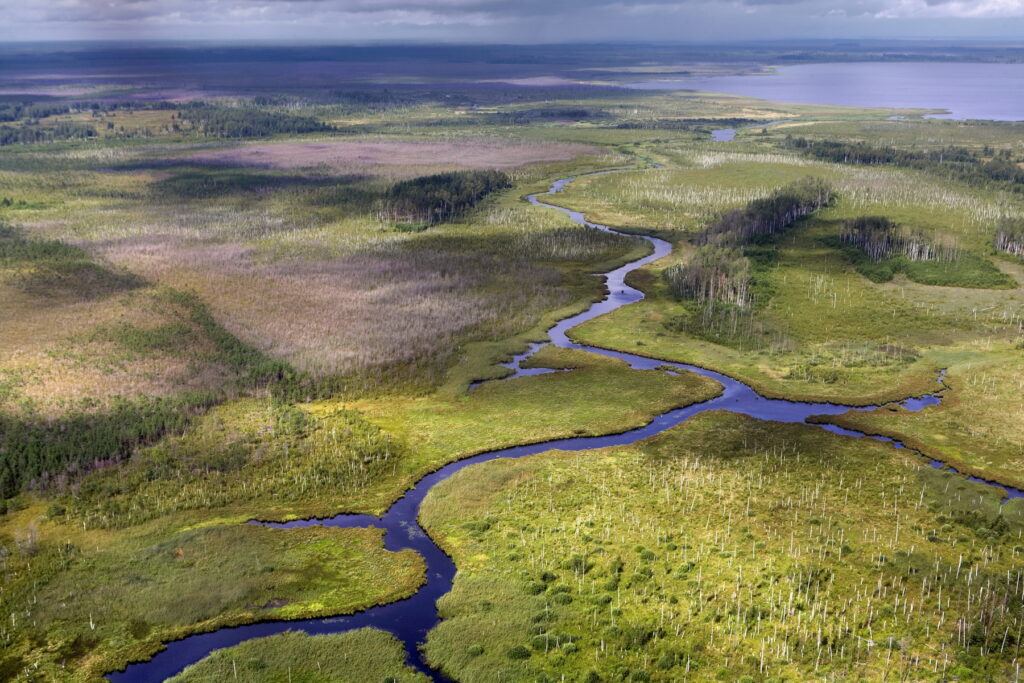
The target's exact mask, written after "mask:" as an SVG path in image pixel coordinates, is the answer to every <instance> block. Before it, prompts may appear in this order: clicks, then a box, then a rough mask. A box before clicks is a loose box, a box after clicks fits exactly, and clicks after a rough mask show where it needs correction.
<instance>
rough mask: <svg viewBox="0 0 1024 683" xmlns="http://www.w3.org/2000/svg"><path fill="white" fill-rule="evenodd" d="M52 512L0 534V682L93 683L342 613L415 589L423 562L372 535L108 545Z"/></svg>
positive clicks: (265, 533)
mask: <svg viewBox="0 0 1024 683" xmlns="http://www.w3.org/2000/svg"><path fill="white" fill-rule="evenodd" d="M58 512H59V511H58V510H56V509H55V508H54V507H51V508H50V510H49V513H48V515H47V517H49V519H47V518H46V517H41V516H40V510H39V509H38V507H37V506H30V507H28V508H26V509H24V510H21V511H18V512H15V513H9V515H8V516H9V517H12V516H13V519H11V520H8V524H6V525H5V530H4V533H3V534H2V535H0V548H3V550H4V553H3V555H4V557H3V564H4V567H3V569H4V575H5V589H4V591H3V593H0V605H2V607H3V610H4V614H7V615H10V616H9V617H8V618H7V619H5V624H4V626H3V627H2V629H0V639H2V641H3V644H4V655H3V658H2V660H0V662H2V664H0V665H2V667H3V672H4V676H5V678H8V679H12V678H17V677H19V676H23V675H29V676H35V677H40V676H44V677H46V678H47V679H50V680H74V681H94V680H98V679H100V677H101V676H102V675H103V674H104V673H107V672H108V671H111V670H113V669H118V668H122V667H124V666H125V665H126V664H127V663H129V662H131V661H136V660H139V659H145V658H147V657H149V656H152V655H153V654H154V653H156V652H157V651H158V650H159V649H160V648H161V643H163V642H166V641H168V640H174V639H178V638H181V637H183V636H185V635H188V634H190V633H197V632H202V631H209V630H213V629H216V628H220V627H223V626H229V625H235V624H242V623H248V622H253V621H259V620H264V619H299V618H308V617H313V616H318V615H320V616H327V615H334V614H345V613H349V612H353V611H355V610H359V609H364V608H366V607H370V606H373V605H376V604H384V603H387V602H391V601H393V600H396V599H399V598H402V597H406V596H408V595H410V594H412V593H413V592H414V591H415V590H416V589H417V588H418V587H419V585H420V584H421V583H422V582H423V580H424V576H423V574H424V569H425V568H424V564H423V560H422V559H421V558H420V557H419V556H418V555H416V553H414V552H412V551H410V550H406V551H402V552H400V553H391V552H388V551H386V550H384V547H383V544H382V541H381V538H382V534H383V532H382V531H380V530H376V529H326V528H314V529H293V530H281V529H268V528H264V527H260V526H254V525H246V524H230V525H223V524H216V523H215V524H200V525H197V526H194V527H192V528H188V527H185V528H179V529H174V528H173V527H171V528H168V527H167V526H166V525H164V524H161V525H155V526H154V525H149V526H147V527H141V528H139V529H137V530H136V531H135V532H133V533H131V534H118V535H111V534H107V533H103V532H95V531H83V530H81V528H79V529H77V530H76V529H75V527H74V526H66V525H62V524H60V521H61V520H60V515H59V514H58ZM186 596H187V599H186ZM140 606H145V608H144V609H142V610H140V609H139V608H140Z"/></svg>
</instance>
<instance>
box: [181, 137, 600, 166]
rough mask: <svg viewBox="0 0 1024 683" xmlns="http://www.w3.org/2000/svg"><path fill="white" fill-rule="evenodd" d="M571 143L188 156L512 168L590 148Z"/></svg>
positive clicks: (326, 147)
mask: <svg viewBox="0 0 1024 683" xmlns="http://www.w3.org/2000/svg"><path fill="white" fill-rule="evenodd" d="M597 151H598V150H596V149H595V148H593V147H588V146H586V145H578V144H572V143H543V144H541V143H533V142H509V141H505V140H473V141H457V142H387V141H380V142H372V141H344V142H330V141H325V142H304V143H280V144H256V145H244V146H240V147H230V148H223V149H207V150H202V151H200V152H196V153H194V154H192V155H190V156H189V157H188V158H189V160H192V161H200V162H207V163H228V164H237V165H239V166H256V167H262V168H309V167H312V166H328V167H331V168H346V169H347V168H352V167H360V168H369V167H377V166H437V165H443V166H451V167H453V168H515V167H517V166H523V165H525V164H532V163H537V162H542V161H567V160H569V159H574V158H575V157H578V156H581V155H583V154H591V153H595V152H597Z"/></svg>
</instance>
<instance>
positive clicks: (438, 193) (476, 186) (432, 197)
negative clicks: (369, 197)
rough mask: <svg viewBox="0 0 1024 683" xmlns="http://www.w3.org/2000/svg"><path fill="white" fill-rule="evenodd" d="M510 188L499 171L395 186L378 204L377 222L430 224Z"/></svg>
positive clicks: (456, 173)
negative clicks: (378, 220)
mask: <svg viewBox="0 0 1024 683" xmlns="http://www.w3.org/2000/svg"><path fill="white" fill-rule="evenodd" d="M509 187H512V183H511V181H510V180H509V178H508V176H507V175H506V174H505V173H502V172H501V171H451V172H448V173H437V174H434V175H428V176H421V177H419V178H412V179H410V180H403V181H400V182H397V183H395V184H394V185H392V186H391V187H390V188H388V190H387V192H385V193H384V197H383V198H382V199H381V201H380V205H379V208H378V210H377V215H378V217H379V218H380V220H381V221H384V222H390V223H399V224H416V223H420V224H426V225H430V224H434V223H440V222H442V221H446V220H449V219H451V218H454V217H456V216H458V215H459V214H461V213H462V212H463V211H465V210H466V209H469V208H471V207H475V206H476V205H477V203H478V202H479V201H480V200H481V199H483V198H484V197H486V196H487V195H488V194H490V193H491V192H494V191H496V190H503V189H506V188H509Z"/></svg>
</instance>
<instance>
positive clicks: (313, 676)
mask: <svg viewBox="0 0 1024 683" xmlns="http://www.w3.org/2000/svg"><path fill="white" fill-rule="evenodd" d="M236 679H237V680H241V681H248V682H249V683H277V682H278V681H292V682H293V683H367V682H372V683H376V682H377V681H392V682H393V683H425V682H426V681H429V680H430V679H428V678H427V677H426V676H425V675H424V674H422V673H419V672H417V671H416V670H415V669H413V668H412V667H409V666H407V665H406V663H405V648H404V647H403V645H402V643H401V642H399V641H398V639H396V638H395V637H394V636H393V635H391V634H390V633H386V632H384V631H378V630H376V629H369V628H366V629H359V630H357V631H348V632H347V633H340V634H337V635H333V634H332V635H319V636H309V635H306V634H304V633H295V632H289V633H282V634H281V635H276V636H269V637H267V638H257V639H255V640H248V641H246V642H244V643H242V644H241V645H236V646H234V647H229V648H225V649H223V650H216V651H214V652H213V653H212V654H211V655H210V656H209V657H207V658H206V659H203V660H202V661H200V662H198V663H196V664H193V665H192V666H190V667H188V668H187V669H185V670H184V671H182V672H181V673H180V674H178V675H177V676H174V677H173V678H170V679H168V683H221V682H222V681H228V680H236Z"/></svg>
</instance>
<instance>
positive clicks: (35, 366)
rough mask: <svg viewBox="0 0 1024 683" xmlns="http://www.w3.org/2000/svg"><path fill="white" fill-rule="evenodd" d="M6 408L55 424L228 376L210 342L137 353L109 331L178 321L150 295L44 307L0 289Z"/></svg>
mask: <svg viewBox="0 0 1024 683" xmlns="http://www.w3.org/2000/svg"><path fill="white" fill-rule="evenodd" d="M0 317H2V319H3V320H4V321H5V323H4V326H3V330H4V334H3V335H0V409H4V410H30V411H31V412H33V413H38V414H42V415H46V416H49V417H54V416H56V415H58V414H61V413H63V412H65V411H67V410H82V409H85V410H93V409H102V408H104V407H106V406H109V405H110V403H111V401H112V400H113V399H114V398H115V397H123V398H134V397H144V396H168V395H173V394H176V393H179V392H182V391H188V390H192V389H212V388H215V387H218V386H221V385H222V384H223V383H224V382H225V381H227V379H228V377H229V375H228V372H227V371H226V369H225V368H223V367H221V366H220V365H218V364H216V363H214V362H211V361H210V360H209V357H210V356H211V355H212V353H213V351H214V347H213V345H212V343H211V342H210V341H209V340H207V339H204V338H199V339H197V340H193V341H194V343H191V344H189V346H188V348H187V349H184V350H182V349H179V350H169V351H167V352H155V353H143V354H139V353H131V352H127V351H126V350H125V349H124V348H121V347H120V346H119V345H118V344H117V343H114V342H112V341H110V340H109V339H103V338H96V336H95V332H96V330H98V329H102V328H104V327H114V326H118V325H132V326H135V327H139V328H154V327H158V326H160V325H166V324H168V323H169V322H172V321H175V320H176V316H175V315H174V311H172V310H169V309H168V308H167V306H166V305H155V304H154V298H153V294H152V293H151V292H150V291H146V292H136V293H133V294H130V295H127V296H121V297H111V298H107V299H102V300H95V301H81V300H55V299H53V298H46V299H44V300H41V299H40V298H38V297H35V296H32V295H30V294H25V293H23V292H19V291H17V290H15V289H14V288H12V287H9V286H7V285H2V284H0Z"/></svg>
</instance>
